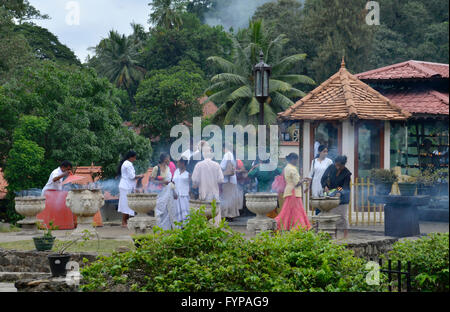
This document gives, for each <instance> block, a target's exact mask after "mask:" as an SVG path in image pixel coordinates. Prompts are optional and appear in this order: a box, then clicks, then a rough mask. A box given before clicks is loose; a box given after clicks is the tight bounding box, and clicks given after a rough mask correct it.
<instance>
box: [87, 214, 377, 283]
mask: <svg viewBox="0 0 450 312" xmlns="http://www.w3.org/2000/svg"><path fill="white" fill-rule="evenodd" d="M139 243H140V244H141V245H140V246H141V247H140V248H137V249H136V250H133V251H129V252H127V253H122V254H117V253H115V254H113V255H112V256H110V257H101V258H99V259H98V260H97V261H96V262H94V263H92V264H91V265H89V266H87V267H85V268H83V269H82V271H81V273H82V276H83V279H82V284H81V289H82V290H83V291H118V290H120V291H156V292H163V291H169V292H174V291H176V292H178V291H183V292H185V291H186V292H205V291H210V292H212V291H220V292H228V291H232V292H235V291H377V290H380V287H379V286H369V285H367V283H366V280H365V277H366V274H367V272H366V271H365V268H364V264H365V263H364V260H362V259H359V258H356V257H354V256H353V252H352V251H351V250H347V249H346V248H345V247H344V246H341V245H338V244H335V243H334V242H332V241H331V240H330V237H329V235H327V234H323V233H321V234H315V233H313V232H311V231H309V232H307V231H303V230H298V231H292V232H288V233H284V234H276V235H274V236H271V235H269V234H268V233H263V234H260V235H258V236H256V237H255V238H253V239H251V240H246V239H245V238H244V237H243V235H242V234H240V233H237V232H234V231H232V230H231V228H230V227H229V226H228V225H227V224H226V223H225V222H224V221H222V223H221V224H220V225H219V226H218V227H215V226H212V225H211V224H210V223H209V222H208V221H207V220H206V218H205V217H204V214H203V212H202V211H191V215H190V218H189V220H188V221H187V223H186V224H184V227H183V229H175V230H170V231H162V230H160V229H156V230H154V233H152V234H149V235H147V236H146V237H143V236H139Z"/></svg>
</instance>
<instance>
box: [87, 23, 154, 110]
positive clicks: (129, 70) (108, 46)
mask: <svg viewBox="0 0 450 312" xmlns="http://www.w3.org/2000/svg"><path fill="white" fill-rule="evenodd" d="M132 26H133V25H132ZM133 29H134V31H135V32H134V33H133V34H132V35H131V36H129V37H127V36H125V35H120V34H119V33H118V32H117V31H114V30H111V31H110V32H109V37H108V38H105V39H103V40H102V41H100V43H99V44H98V45H97V46H96V47H95V48H94V49H93V50H94V51H95V54H96V55H95V57H94V58H93V61H92V62H91V64H92V65H93V66H94V67H95V68H96V69H97V70H98V72H99V74H100V75H101V76H104V77H106V78H108V79H109V81H111V83H114V84H115V85H116V86H117V87H118V88H124V89H125V90H126V91H127V93H128V96H129V98H130V102H131V103H132V105H133V106H135V104H136V103H135V100H134V97H133V95H134V92H135V89H136V88H137V85H138V83H139V81H141V80H142V79H143V78H144V76H145V72H146V70H145V69H144V68H143V67H141V66H140V65H139V63H138V61H137V59H138V55H139V49H140V47H141V45H142V43H141V41H140V40H139V38H142V36H143V35H142V32H140V30H141V29H140V28H139V27H138V26H136V25H134V26H133Z"/></svg>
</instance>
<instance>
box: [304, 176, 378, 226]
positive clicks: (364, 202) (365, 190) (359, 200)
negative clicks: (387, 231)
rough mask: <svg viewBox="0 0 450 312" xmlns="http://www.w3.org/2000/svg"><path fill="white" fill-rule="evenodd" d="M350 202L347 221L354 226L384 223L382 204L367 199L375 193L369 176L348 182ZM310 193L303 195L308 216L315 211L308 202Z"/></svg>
mask: <svg viewBox="0 0 450 312" xmlns="http://www.w3.org/2000/svg"><path fill="white" fill-rule="evenodd" d="M350 189H351V194H350V203H349V205H348V221H349V223H350V225H354V226H369V225H382V224H384V210H383V205H376V204H374V203H371V202H370V201H369V196H370V195H375V185H374V184H373V183H371V181H370V178H356V179H355V180H354V181H352V182H351V183H350ZM309 197H310V194H309V192H307V193H306V194H305V195H304V202H305V207H307V209H306V210H307V214H308V217H312V216H313V215H314V214H315V212H314V211H313V209H312V208H311V206H310V204H309Z"/></svg>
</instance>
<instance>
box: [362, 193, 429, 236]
mask: <svg viewBox="0 0 450 312" xmlns="http://www.w3.org/2000/svg"><path fill="white" fill-rule="evenodd" d="M369 201H370V202H372V203H375V204H385V206H384V235H386V236H392V237H408V236H417V235H420V227H419V213H418V208H417V207H419V206H425V205H427V204H428V203H429V201H430V196H426V195H422V196H401V195H386V196H378V195H374V196H369Z"/></svg>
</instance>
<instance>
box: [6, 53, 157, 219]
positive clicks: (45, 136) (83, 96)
mask: <svg viewBox="0 0 450 312" xmlns="http://www.w3.org/2000/svg"><path fill="white" fill-rule="evenodd" d="M122 92H124V91H120V90H118V89H116V88H114V87H113V86H112V85H111V84H110V83H109V82H108V81H107V80H106V79H100V78H98V77H97V75H96V74H95V72H94V71H93V70H85V69H81V68H78V67H70V68H66V67H61V66H58V65H57V64H55V63H53V62H50V61H42V62H41V63H39V64H38V65H36V67H35V68H30V69H28V70H26V72H25V75H23V76H22V77H21V78H20V79H18V80H17V81H16V80H12V81H11V82H9V83H7V84H5V85H4V86H3V87H2V88H0V120H1V121H2V122H1V125H0V133H1V134H2V139H3V140H2V150H1V151H0V158H1V159H3V160H5V163H6V164H5V166H4V172H5V178H6V180H7V181H8V183H9V185H8V191H9V195H8V199H9V200H11V201H12V199H13V197H14V195H13V194H14V192H16V191H20V190H25V189H29V188H42V187H43V186H44V185H45V183H46V181H47V179H48V175H49V174H50V172H51V171H52V170H53V169H55V168H56V167H57V166H58V165H59V163H60V162H61V161H62V160H70V161H72V163H73V164H74V165H75V166H78V165H81V166H82V165H90V164H91V163H94V164H96V165H100V166H102V168H103V177H105V178H109V177H114V176H115V173H116V167H117V164H118V162H119V160H120V155H121V154H122V155H123V154H125V153H126V152H127V151H128V150H130V149H134V150H136V152H137V153H138V162H137V163H136V165H137V168H138V170H144V169H147V167H148V162H149V159H150V157H151V154H152V149H151V146H150V141H149V140H148V139H146V138H144V137H141V136H138V135H137V134H136V133H135V132H133V131H131V130H128V129H127V128H126V127H125V126H123V125H122V119H121V118H120V115H119V113H118V110H117V107H118V106H120V101H121V98H123V96H121V95H120V94H121V93H122ZM3 121H5V122H3ZM10 203H11V207H10V209H13V208H12V202H10ZM12 211H13V210H12Z"/></svg>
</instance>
